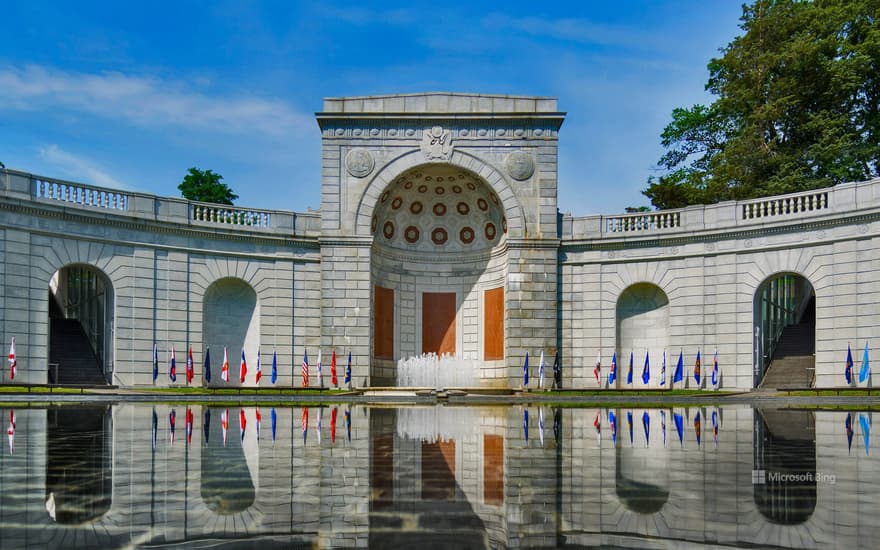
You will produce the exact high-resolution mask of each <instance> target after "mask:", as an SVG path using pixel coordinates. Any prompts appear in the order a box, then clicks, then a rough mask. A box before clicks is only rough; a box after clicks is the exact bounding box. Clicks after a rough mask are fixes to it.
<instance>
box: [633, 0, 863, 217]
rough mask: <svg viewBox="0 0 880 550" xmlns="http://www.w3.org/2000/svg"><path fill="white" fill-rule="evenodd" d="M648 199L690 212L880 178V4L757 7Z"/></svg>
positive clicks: (749, 8) (673, 130)
mask: <svg viewBox="0 0 880 550" xmlns="http://www.w3.org/2000/svg"><path fill="white" fill-rule="evenodd" d="M740 28H741V29H742V30H743V31H744V32H743V34H742V35H741V36H738V37H736V38H735V39H734V40H733V41H732V42H731V43H730V44H728V45H727V46H726V47H725V48H723V49H722V50H721V53H722V56H721V57H720V58H716V59H712V60H711V61H710V62H709V64H708V69H709V80H708V82H707V84H706V89H707V90H708V91H710V92H711V93H712V94H713V95H714V96H716V98H717V99H716V100H715V101H714V102H713V103H712V104H711V105H708V106H706V105H694V106H692V107H690V108H677V109H675V110H673V112H672V121H671V122H670V123H669V125H668V126H666V129H665V130H664V131H663V134H662V136H661V141H662V144H663V147H664V148H665V149H666V152H665V154H664V155H663V156H662V157H661V158H660V161H659V163H658V165H659V167H660V169H661V170H662V174H661V175H660V176H659V177H652V178H649V179H648V188H647V189H645V190H644V191H643V193H644V194H645V195H646V196H647V197H648V198H649V199H651V202H652V204H653V205H654V206H656V207H658V208H679V207H682V206H687V205H690V204H701V203H702V204H708V203H715V202H720V201H724V200H731V199H747V198H753V197H762V196H768V195H776V194H782V193H791V192H796V191H804V190H809V189H816V188H820V187H827V186H830V185H834V184H836V183H841V182H845V181H856V180H862V179H868V178H872V177H876V176H878V175H880V106H878V103H880V0H813V1H805V0H755V1H754V3H752V4H751V5H746V6H743V15H742V18H741V24H740Z"/></svg>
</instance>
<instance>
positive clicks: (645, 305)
mask: <svg viewBox="0 0 880 550" xmlns="http://www.w3.org/2000/svg"><path fill="white" fill-rule="evenodd" d="M668 345H669V299H668V298H667V297H666V293H664V292H663V290H661V289H660V287H658V286H657V285H654V284H650V283H637V284H634V285H632V286H629V287H627V288H626V289H625V290H624V291H623V292H622V293H621V294H620V298H618V299H617V356H618V376H617V381H618V382H617V383H618V384H620V383H625V373H626V369H628V368H629V364H628V363H629V356H630V353H632V354H633V356H634V359H633V371H634V372H633V383H634V386H636V387H651V388H653V387H660V377H659V372H660V365H661V361H662V357H663V350H664V349H666V348H667V346H668ZM646 353H647V354H648V355H649V363H650V368H651V378H650V380H649V383H648V384H647V385H646V384H643V383H642V381H641V378H640V373H641V372H642V368H643V367H644V363H645V354H646ZM670 374H671V371H670V370H669V366H668V365H667V376H669V375H670ZM621 375H623V376H621ZM667 383H668V382H667Z"/></svg>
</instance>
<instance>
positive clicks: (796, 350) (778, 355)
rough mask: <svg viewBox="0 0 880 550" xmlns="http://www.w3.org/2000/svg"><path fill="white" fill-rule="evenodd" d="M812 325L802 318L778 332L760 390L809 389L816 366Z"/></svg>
mask: <svg viewBox="0 0 880 550" xmlns="http://www.w3.org/2000/svg"><path fill="white" fill-rule="evenodd" d="M815 353H816V323H815V321H814V320H813V319H812V318H809V317H806V316H805V319H804V320H802V321H801V322H800V323H798V324H797V325H789V326H787V327H785V329H784V330H783V331H782V336H780V338H779V342H778V343H777V344H776V350H775V351H774V352H773V358H772V360H771V361H770V366H769V367H767V372H766V373H765V374H764V379H763V380H762V381H761V385H760V387H761V388H783V387H787V388H809V387H812V386H813V382H814V378H815V376H814V375H815V370H814V369H815V366H816V355H815Z"/></svg>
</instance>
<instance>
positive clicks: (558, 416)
mask: <svg viewBox="0 0 880 550" xmlns="http://www.w3.org/2000/svg"><path fill="white" fill-rule="evenodd" d="M561 435H562V411H560V410H559V409H556V410H555V411H553V441H555V442H556V444H557V445H559V437H560V436H561Z"/></svg>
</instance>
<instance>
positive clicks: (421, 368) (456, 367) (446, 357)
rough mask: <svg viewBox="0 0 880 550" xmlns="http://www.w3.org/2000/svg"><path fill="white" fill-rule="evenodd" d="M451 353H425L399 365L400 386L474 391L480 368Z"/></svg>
mask: <svg viewBox="0 0 880 550" xmlns="http://www.w3.org/2000/svg"><path fill="white" fill-rule="evenodd" d="M477 363H478V362H477V361H474V360H472V359H463V358H461V357H457V356H453V355H450V354H448V353H444V354H443V355H437V354H436V353H423V354H422V355H418V356H416V357H410V358H408V359H401V360H399V361H398V362H397V385H398V386H401V387H409V388H473V387H476V386H478V385H479V382H478V379H479V377H478V373H479V365H478V364H477Z"/></svg>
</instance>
